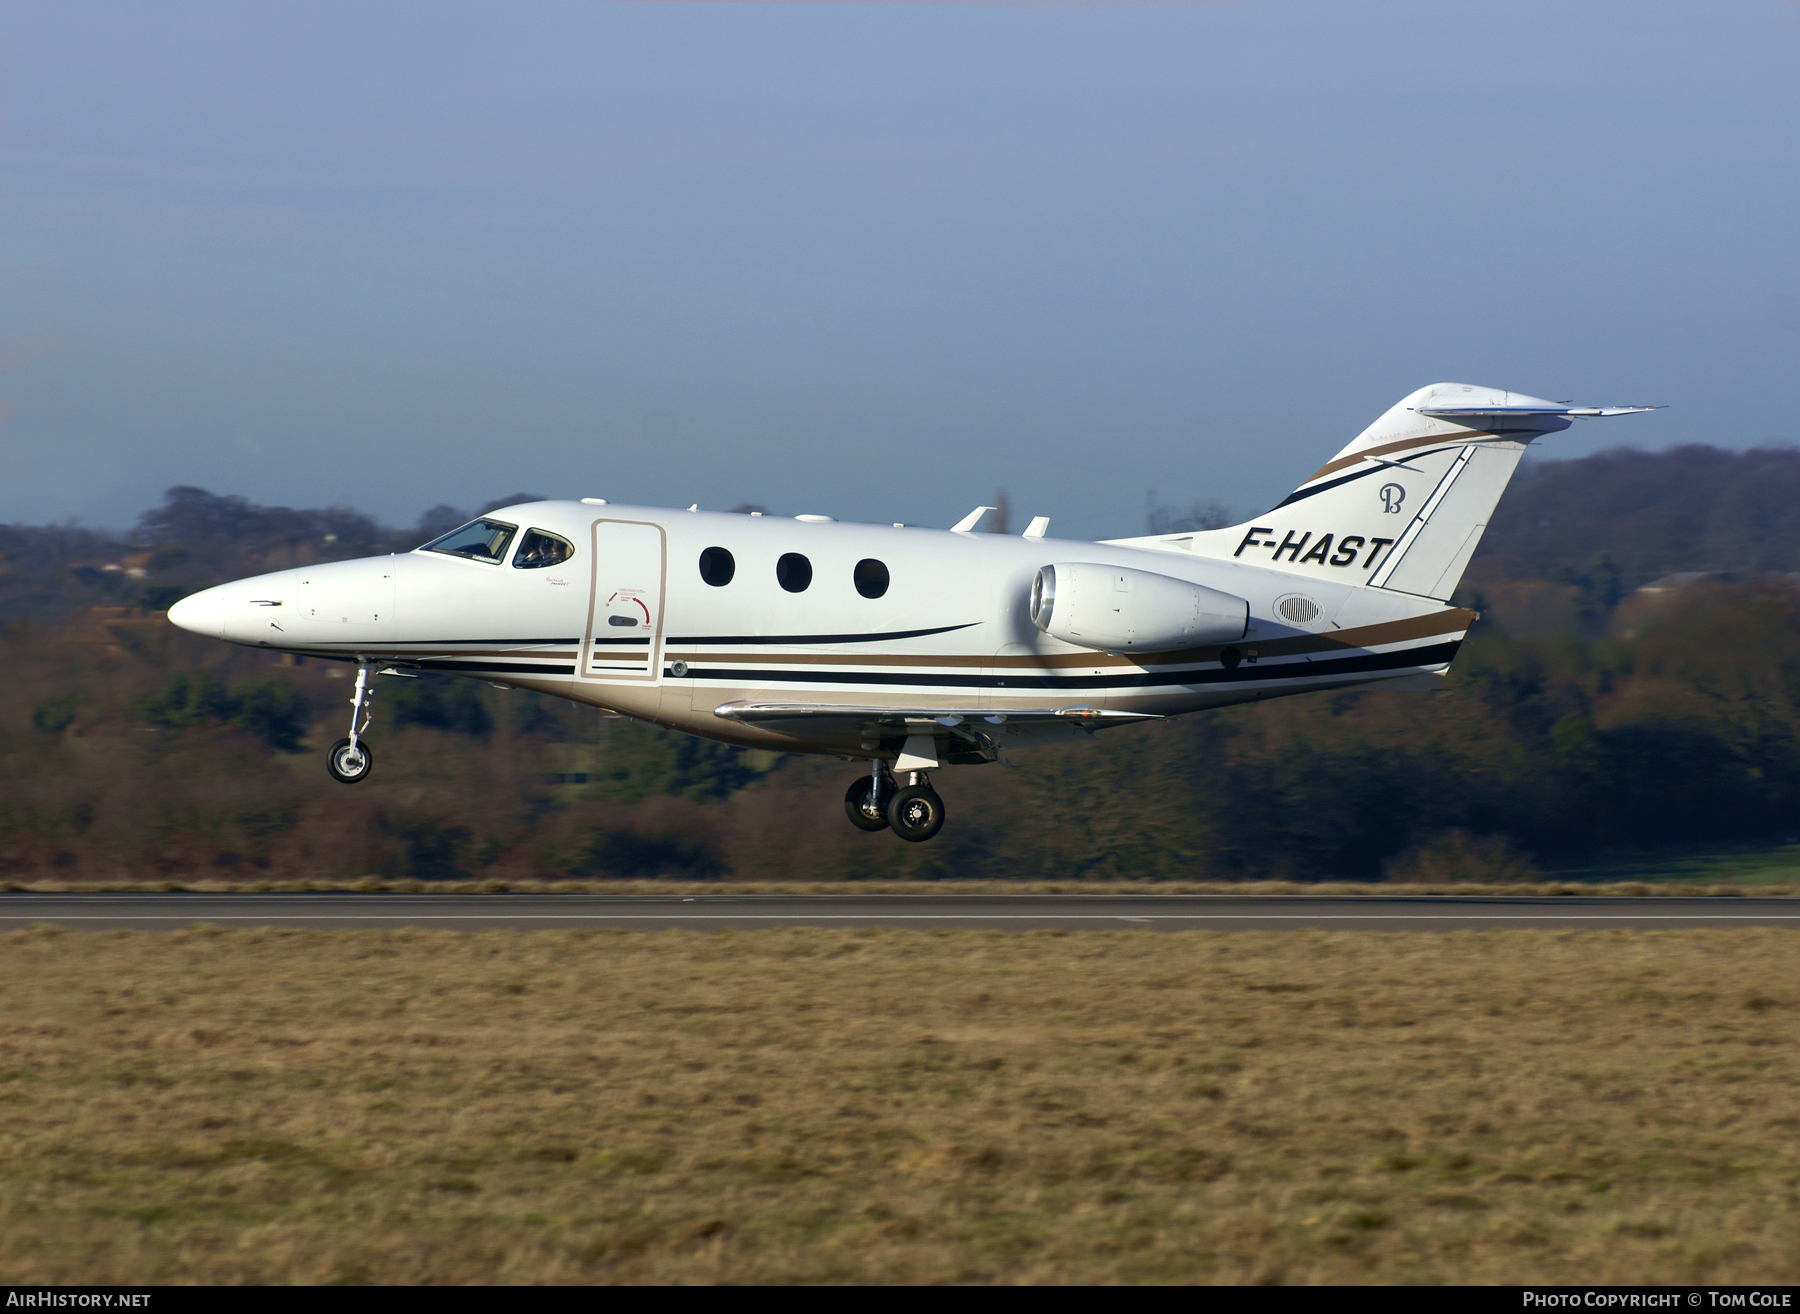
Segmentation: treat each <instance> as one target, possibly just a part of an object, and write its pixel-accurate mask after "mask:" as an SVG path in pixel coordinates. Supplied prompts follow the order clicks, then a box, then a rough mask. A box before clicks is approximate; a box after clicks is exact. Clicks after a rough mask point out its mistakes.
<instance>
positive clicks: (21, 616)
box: [0, 487, 537, 624]
mask: <svg viewBox="0 0 1800 1314" xmlns="http://www.w3.org/2000/svg"><path fill="white" fill-rule="evenodd" d="M535 500H537V499H536V498H535V496H534V495H533V494H530V493H513V494H510V495H508V496H507V497H504V498H497V499H495V500H494V501H492V502H489V503H487V504H486V505H485V506H483V507H482V508H480V510H481V511H485V510H488V509H489V508H491V507H496V506H505V505H507V504H508V503H511V502H530V501H535ZM472 514H479V511H478V512H475V513H471V512H466V511H460V510H458V509H457V508H455V507H451V506H436V507H433V508H432V509H431V510H429V511H427V512H426V513H425V514H424V516H423V517H422V518H421V519H420V521H419V523H418V524H417V525H416V526H414V527H413V528H411V529H389V528H387V527H386V526H383V525H380V524H377V523H376V522H375V521H374V520H372V519H371V518H369V517H368V516H366V515H363V514H362V513H361V512H359V511H353V510H351V509H349V508H347V507H326V508H325V509H323V510H312V511H307V510H300V511H296V510H293V509H291V508H289V507H284V506H258V505H257V504H256V503H254V502H251V501H249V500H248V499H247V498H243V497H235V496H219V495H218V494H214V493H209V492H207V491H206V490H205V489H204V488H186V487H183V488H171V489H169V490H168V492H167V493H165V494H164V496H163V504H162V505H161V506H159V507H156V508H154V509H152V510H149V511H146V512H145V513H144V514H143V515H142V516H140V517H138V522H137V524H136V525H135V526H134V527H133V528H132V530H131V531H130V533H128V534H125V535H121V536H118V537H114V536H112V535H108V534H102V533H96V532H94V531H92V530H86V529H78V528H74V527H71V526H65V525H0V624H10V623H15V622H18V621H27V620H30V621H38V622H42V623H55V622H57V621H60V620H61V619H63V618H65V617H67V616H69V615H70V614H71V613H74V612H77V611H81V610H83V609H85V608H87V607H94V606H114V607H118V606H123V607H147V608H151V609H153V610H162V609H163V608H166V607H168V606H169V605H170V604H171V603H173V602H175V601H176V600H177V599H179V598H182V597H185V596H186V595H188V594H189V593H193V592H195V591H197V590H199V589H203V588H207V587H208V586H210V585H213V584H218V583H222V582H223V581H225V580H230V579H241V578H243V577H244V576H246V575H256V574H261V573H263V572H265V571H270V570H283V569H286V568H288V567H290V566H305V565H310V564H312V563H313V562H315V561H341V560H344V559H346V558H350V557H364V556H373V555H377V554H379V553H383V552H405V551H408V550H410V549H412V548H415V547H417V546H418V545H419V544H421V543H424V542H428V541H429V540H431V539H433V538H435V537H437V536H438V535H439V534H442V533H445V532H447V531H448V530H452V529H454V528H456V527H457V526H458V525H460V524H462V523H463V522H464V521H465V520H468V519H469V518H470V517H471V515H472Z"/></svg>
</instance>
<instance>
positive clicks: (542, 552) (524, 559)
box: [513, 529, 575, 570]
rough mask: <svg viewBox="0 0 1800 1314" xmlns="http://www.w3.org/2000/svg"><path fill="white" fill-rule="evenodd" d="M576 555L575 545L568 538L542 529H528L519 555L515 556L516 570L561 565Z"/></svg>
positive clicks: (539, 568)
mask: <svg viewBox="0 0 1800 1314" xmlns="http://www.w3.org/2000/svg"><path fill="white" fill-rule="evenodd" d="M574 555H575V545H574V544H573V543H571V542H569V540H568V539H566V538H563V537H561V536H560V535H557V534H552V533H549V532H547V531H546V530H542V529H528V530H526V531H525V537H524V539H523V540H522V541H521V542H520V543H519V555H518V556H516V557H514V558H513V569H515V570H542V569H543V568H544V567H545V566H560V565H562V563H563V562H565V561H567V560H568V559H569V558H570V557H572V556H574Z"/></svg>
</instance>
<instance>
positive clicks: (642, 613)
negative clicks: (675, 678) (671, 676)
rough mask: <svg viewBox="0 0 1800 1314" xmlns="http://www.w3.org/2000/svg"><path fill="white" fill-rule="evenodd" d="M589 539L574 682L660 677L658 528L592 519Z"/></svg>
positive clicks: (661, 558) (662, 565)
mask: <svg viewBox="0 0 1800 1314" xmlns="http://www.w3.org/2000/svg"><path fill="white" fill-rule="evenodd" d="M592 537H593V556H594V575H593V585H592V589H593V591H592V592H591V593H590V594H589V596H588V623H587V633H586V635H584V636H583V638H582V644H581V672H580V678H582V679H584V680H657V679H660V678H661V676H662V642H663V591H664V583H663V582H664V575H665V573H666V568H667V557H668V549H667V545H666V544H665V542H664V538H663V530H662V526H661V525H652V524H648V523H645V522H643V521H637V520H596V521H595V522H594V529H593V536H592Z"/></svg>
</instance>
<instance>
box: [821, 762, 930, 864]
mask: <svg viewBox="0 0 1800 1314" xmlns="http://www.w3.org/2000/svg"><path fill="white" fill-rule="evenodd" d="M906 774H907V783H906V784H905V785H901V784H900V783H899V782H898V781H897V780H895V779H894V773H893V772H892V771H889V770H888V767H887V763H885V762H883V761H882V760H881V759H880V758H876V759H875V760H874V762H873V763H872V764H871V767H870V770H869V774H868V775H866V776H858V777H857V778H856V779H855V780H852V781H851V782H850V788H849V789H847V790H845V791H844V813H845V815H846V816H848V817H849V818H850V824H851V825H852V826H855V827H856V828H857V829H858V830H887V829H890V828H891V829H892V830H893V832H894V834H896V835H898V836H899V837H900V838H901V839H903V840H907V841H909V842H910V843H913V844H919V843H922V842H923V841H925V840H928V839H930V838H931V837H932V836H933V835H935V834H937V833H938V831H940V830H942V829H943V828H944V800H943V799H941V798H939V797H938V792H937V790H935V789H933V788H932V787H931V781H930V779H929V778H928V777H927V776H926V774H925V773H924V772H923V771H909V772H907V773H906Z"/></svg>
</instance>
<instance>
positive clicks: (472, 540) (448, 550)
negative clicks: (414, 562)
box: [419, 520, 519, 566]
mask: <svg viewBox="0 0 1800 1314" xmlns="http://www.w3.org/2000/svg"><path fill="white" fill-rule="evenodd" d="M518 532H519V527H518V526H517V525H507V524H502V523H501V522H500V521H498V520H471V521H470V522H469V523H468V524H466V525H464V526H463V527H462V528H461V529H453V530H451V531H450V532H449V533H448V534H445V535H444V536H443V537H442V538H434V539H432V540H431V542H429V543H427V544H426V545H425V546H424V547H422V548H420V549H419V550H420V551H421V552H442V553H443V554H444V555H445V556H451V557H466V558H467V559H468V560H470V561H481V562H485V563H486V564H488V565H490V566H497V565H499V564H500V563H501V562H502V561H505V560H506V549H507V546H508V545H509V544H511V542H512V538H513V535H514V534H516V533H518Z"/></svg>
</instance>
